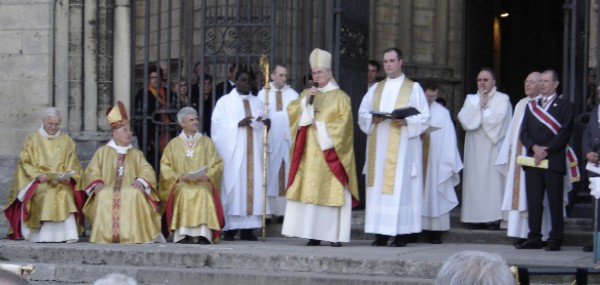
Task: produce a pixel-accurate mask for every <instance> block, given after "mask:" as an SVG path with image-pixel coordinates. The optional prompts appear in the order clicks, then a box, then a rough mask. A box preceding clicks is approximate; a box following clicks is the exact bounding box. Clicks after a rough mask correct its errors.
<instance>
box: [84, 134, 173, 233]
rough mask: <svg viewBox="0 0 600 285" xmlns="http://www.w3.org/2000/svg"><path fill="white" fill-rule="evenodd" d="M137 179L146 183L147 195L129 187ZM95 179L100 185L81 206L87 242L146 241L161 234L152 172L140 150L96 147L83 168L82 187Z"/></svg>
mask: <svg viewBox="0 0 600 285" xmlns="http://www.w3.org/2000/svg"><path fill="white" fill-rule="evenodd" d="M120 157H121V159H122V161H120V159H119V158H120ZM137 178H140V179H143V180H144V181H145V182H146V183H147V184H148V185H149V187H150V188H151V192H150V194H146V193H145V192H143V191H141V190H138V189H136V188H134V187H133V186H131V184H132V183H133V182H134V181H135V180H136V179H137ZM99 182H102V183H104V188H103V189H102V190H100V191H99V192H98V193H96V194H94V193H93V192H92V193H91V194H90V197H89V198H88V200H87V202H86V204H85V206H84V208H83V212H84V214H85V216H86V218H87V219H88V220H89V222H90V224H91V225H92V233H91V236H90V242H94V243H112V242H115V243H146V242H151V241H153V240H155V239H156V238H157V237H158V236H159V235H160V234H161V233H160V214H159V212H158V195H157V191H156V175H155V174H154V169H153V168H152V166H151V165H150V164H149V163H148V162H147V161H146V159H145V158H144V154H143V153H142V152H141V151H139V150H137V149H134V148H130V149H129V150H128V151H127V153H126V154H118V153H117V151H116V150H115V149H114V148H112V147H110V146H107V145H105V146H102V147H100V148H99V149H98V150H97V151H96V153H95V154H94V157H92V160H91V161H90V163H89V164H88V166H87V168H86V170H85V174H84V185H87V186H86V187H85V189H89V188H90V187H92V186H93V185H94V184H95V183H99Z"/></svg>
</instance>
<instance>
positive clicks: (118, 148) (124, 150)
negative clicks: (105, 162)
mask: <svg viewBox="0 0 600 285" xmlns="http://www.w3.org/2000/svg"><path fill="white" fill-rule="evenodd" d="M106 145H107V146H110V147H112V148H113V149H114V150H116V151H117V153H120V154H126V153H127V151H128V150H129V149H131V148H133V146H132V145H131V144H128V145H127V146H120V145H117V143H116V142H115V139H110V141H109V142H108V143H107V144H106Z"/></svg>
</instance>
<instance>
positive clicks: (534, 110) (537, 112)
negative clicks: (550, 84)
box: [527, 100, 580, 182]
mask: <svg viewBox="0 0 600 285" xmlns="http://www.w3.org/2000/svg"><path fill="white" fill-rule="evenodd" d="M527 106H528V107H529V111H531V114H533V116H534V117H535V118H536V119H537V120H538V121H539V122H540V123H542V124H543V125H545V126H546V127H548V129H550V131H552V133H554V134H555V135H556V134H558V132H559V131H560V128H561V124H560V122H558V121H557V120H556V119H555V118H554V117H553V116H552V115H551V114H550V113H548V112H546V110H544V109H543V108H540V107H539V106H538V103H537V102H536V100H532V101H531V102H529V104H527ZM566 152H567V168H569V177H570V178H571V182H577V181H579V179H580V174H579V167H577V155H575V151H574V150H573V148H572V147H570V146H568V145H567V149H566Z"/></svg>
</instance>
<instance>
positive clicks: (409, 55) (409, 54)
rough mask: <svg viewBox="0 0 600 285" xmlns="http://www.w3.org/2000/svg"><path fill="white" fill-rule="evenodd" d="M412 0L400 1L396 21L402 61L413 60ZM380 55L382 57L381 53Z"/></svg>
mask: <svg viewBox="0 0 600 285" xmlns="http://www.w3.org/2000/svg"><path fill="white" fill-rule="evenodd" d="M414 12H415V11H414V9H413V1H412V0H405V1H400V7H399V21H398V35H397V37H398V42H399V43H400V45H399V46H398V47H399V48H400V49H401V50H402V53H403V54H404V62H413V13H414ZM381 54H382V57H383V53H381Z"/></svg>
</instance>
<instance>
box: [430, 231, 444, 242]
mask: <svg viewBox="0 0 600 285" xmlns="http://www.w3.org/2000/svg"><path fill="white" fill-rule="evenodd" d="M427 240H428V241H429V243H431V244H442V232H441V231H428V232H427Z"/></svg>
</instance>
